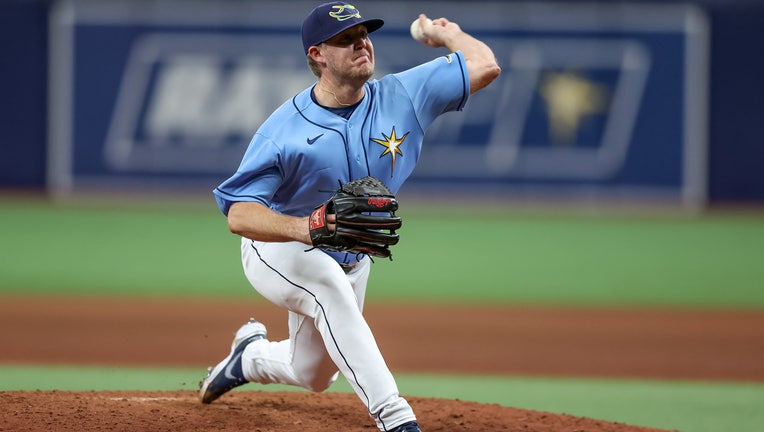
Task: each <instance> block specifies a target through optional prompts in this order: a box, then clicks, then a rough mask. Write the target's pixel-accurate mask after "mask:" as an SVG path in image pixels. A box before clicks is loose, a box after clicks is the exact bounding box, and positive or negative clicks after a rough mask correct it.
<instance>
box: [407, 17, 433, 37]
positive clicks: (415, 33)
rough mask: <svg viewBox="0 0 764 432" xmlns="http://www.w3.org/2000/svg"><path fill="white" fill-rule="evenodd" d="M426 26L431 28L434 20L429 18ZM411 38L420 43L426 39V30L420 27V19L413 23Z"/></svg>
mask: <svg viewBox="0 0 764 432" xmlns="http://www.w3.org/2000/svg"><path fill="white" fill-rule="evenodd" d="M425 25H426V26H431V25H432V20H431V19H429V18H427V22H426V24H425ZM411 37H412V38H414V40H416V41H419V42H421V41H422V40H423V39H424V30H422V26H420V25H419V18H417V19H415V20H414V22H412V23H411Z"/></svg>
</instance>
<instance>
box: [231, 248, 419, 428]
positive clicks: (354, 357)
mask: <svg viewBox="0 0 764 432" xmlns="http://www.w3.org/2000/svg"><path fill="white" fill-rule="evenodd" d="M242 258H243V262H244V267H245V273H246V275H247V277H248V279H249V280H250V282H251V283H252V285H253V287H255V289H257V290H258V292H260V293H261V294H262V295H263V296H264V297H266V298H268V299H269V300H270V301H272V302H273V303H275V304H277V305H280V306H283V307H285V308H287V309H288V310H290V311H291V312H292V313H293V314H290V317H291V316H293V315H294V314H297V315H300V316H302V317H300V316H298V317H296V318H290V339H289V340H288V341H281V342H276V343H273V342H265V341H258V342H256V343H253V344H251V347H248V348H247V350H246V351H245V353H244V357H243V358H244V360H245V363H249V365H247V366H245V368H246V369H245V371H246V376H247V377H248V378H250V379H252V380H255V381H258V382H279V383H288V384H295V385H300V386H302V387H306V388H316V389H318V388H320V387H323V386H324V385H328V384H324V383H327V381H328V380H330V379H331V378H333V375H334V370H336V369H335V368H338V369H339V370H340V371H341V372H342V374H343V375H344V376H345V378H346V379H347V380H348V382H349V383H350V385H351V386H352V387H353V389H354V390H355V392H356V394H357V395H358V396H359V397H360V398H361V400H362V401H363V402H364V404H366V406H367V409H368V411H369V413H370V414H371V415H372V416H373V417H374V419H375V420H376V421H377V424H378V425H379V426H380V428H381V429H383V430H386V429H387V428H388V427H387V426H386V425H398V424H401V423H403V422H405V421H408V420H414V414H413V412H412V410H411V408H410V406H409V405H408V403H407V402H406V401H405V400H404V399H403V398H401V397H400V396H399V394H398V388H397V385H396V384H395V380H394V378H393V376H392V374H391V373H390V371H389V369H388V368H387V365H386V364H385V361H384V359H383V357H382V354H381V353H380V351H379V348H378V347H377V344H376V341H375V339H374V336H373V334H372V332H371V330H370V329H369V326H368V324H367V323H366V320H365V319H364V318H363V316H362V314H361V311H360V310H359V308H360V307H361V306H362V304H363V295H364V292H365V287H366V281H367V278H368V273H369V261H368V259H367V260H364V262H361V263H360V264H358V266H357V268H356V269H355V270H353V272H351V274H349V275H346V274H345V273H344V272H343V271H342V269H341V268H340V267H339V266H338V265H337V264H336V263H335V262H334V260H333V259H332V258H331V257H329V256H328V255H326V254H325V253H323V252H321V251H318V250H312V251H309V252H306V251H305V246H304V245H302V244H299V243H260V242H251V241H248V240H247V241H246V243H243V244H242ZM351 281H352V282H353V284H351ZM354 288H356V289H357V291H358V293H359V294H360V296H357V295H356V292H355V291H354ZM327 354H328V357H329V358H330V359H331V362H329V361H328V359H327V357H326V356H327ZM331 363H333V364H334V366H333V367H329V365H330V364H331ZM250 367H251V368H250Z"/></svg>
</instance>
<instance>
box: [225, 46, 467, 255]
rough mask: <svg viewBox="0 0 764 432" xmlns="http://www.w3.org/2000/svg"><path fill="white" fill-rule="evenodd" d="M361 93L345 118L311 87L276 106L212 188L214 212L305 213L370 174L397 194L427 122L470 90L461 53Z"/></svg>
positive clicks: (382, 81)
mask: <svg viewBox="0 0 764 432" xmlns="http://www.w3.org/2000/svg"><path fill="white" fill-rule="evenodd" d="M365 90H366V94H365V96H364V98H363V99H362V100H361V102H360V103H359V105H358V107H356V109H355V111H354V112H353V114H352V115H351V116H350V118H349V119H345V118H343V117H341V116H339V115H337V114H335V113H332V112H330V111H329V110H327V109H326V108H323V107H321V106H319V105H317V104H316V103H315V102H314V101H313V100H312V99H311V92H312V91H313V86H311V87H310V88H308V89H306V90H304V91H302V92H301V93H299V94H298V95H296V96H295V97H294V98H292V99H291V100H289V101H287V102H285V103H284V104H283V105H281V106H280V107H279V108H278V109H277V110H276V111H275V112H274V113H273V114H272V115H271V116H270V117H269V118H268V119H267V120H266V121H265V122H264V123H263V124H262V125H261V126H260V128H259V129H258V130H257V132H256V133H255V135H254V137H253V138H252V141H251V142H250V144H249V147H248V148H247V151H246V153H245V154H244V158H243V159H242V161H241V165H240V166H239V169H238V170H237V171H236V173H235V174H234V175H233V176H232V177H231V178H229V179H228V180H226V181H225V182H223V183H222V184H221V185H220V186H218V187H217V188H216V189H215V190H214V194H215V198H216V200H217V203H218V206H219V207H220V210H221V211H222V212H223V213H224V214H226V215H227V214H228V210H229V208H230V207H231V205H232V204H233V203H234V202H238V201H252V202H258V203H261V204H263V205H265V206H267V207H270V208H271V209H272V210H274V211H276V212H278V213H282V214H286V215H291V216H298V217H300V216H307V215H309V214H310V213H311V211H312V210H313V209H314V208H315V207H316V206H318V205H319V204H321V203H323V202H324V201H326V200H327V199H329V198H330V197H331V196H332V194H333V191H336V190H337V188H338V187H339V184H340V183H346V182H348V181H350V180H354V179H358V178H361V177H365V176H369V175H370V176H373V177H377V178H379V179H380V180H382V182H384V183H385V185H386V186H387V187H388V188H389V189H390V190H391V191H392V192H393V193H397V192H398V190H399V188H400V187H401V185H402V184H403V182H404V181H405V180H406V178H408V177H409V175H411V172H412V171H413V170H414V166H415V165H416V162H417V160H418V159H419V154H420V152H421V150H422V140H423V139H424V133H425V130H426V129H427V127H428V126H429V125H430V124H431V123H432V122H433V121H434V120H435V118H436V117H437V116H438V115H440V114H443V113H445V112H449V111H459V110H461V109H462V108H464V105H465V103H466V102H467V98H468V96H469V94H470V88H469V77H468V74H467V67H466V64H465V60H464V56H463V55H462V53H461V52H460V51H457V52H455V53H452V54H450V55H448V56H445V57H439V58H437V59H435V60H432V61H430V62H428V63H424V64H422V65H420V66H417V67H414V68H412V69H409V70H406V71H403V72H400V73H396V74H391V75H387V76H385V77H383V78H382V79H380V80H373V81H370V82H367V83H366V84H365ZM332 255H334V254H332ZM338 258H339V257H338Z"/></svg>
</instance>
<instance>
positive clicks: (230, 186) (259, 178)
mask: <svg viewBox="0 0 764 432" xmlns="http://www.w3.org/2000/svg"><path fill="white" fill-rule="evenodd" d="M279 163H280V156H279V149H278V147H277V146H276V144H275V143H274V142H273V141H271V140H269V139H267V138H265V137H263V136H261V135H259V134H255V136H254V138H252V141H251V142H250V144H249V147H248V148H247V151H246V153H244V157H243V158H242V161H241V164H240V165H239V169H238V170H236V173H234V175H233V176H231V177H230V178H229V179H228V180H226V181H224V182H223V183H222V184H221V185H220V186H218V187H217V188H215V190H214V191H213V194H214V195H215V201H217V204H218V207H219V208H220V211H222V212H223V214H225V215H226V216H227V215H228V210H229V209H230V208H231V205H232V204H233V203H235V202H239V201H248V202H259V203H261V204H263V205H265V206H269V204H270V201H271V199H272V198H273V195H274V194H275V193H276V190H277V189H278V188H279V185H281V183H282V179H283V176H282V171H281V169H280V167H279Z"/></svg>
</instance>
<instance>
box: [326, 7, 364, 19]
mask: <svg viewBox="0 0 764 432" xmlns="http://www.w3.org/2000/svg"><path fill="white" fill-rule="evenodd" d="M332 9H336V10H333V11H331V12H329V16H330V17H332V18H334V19H336V20H337V21H345V20H347V19H350V18H361V12H359V11H358V9H356V8H355V6H353V5H351V4H344V5H336V6H332Z"/></svg>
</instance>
